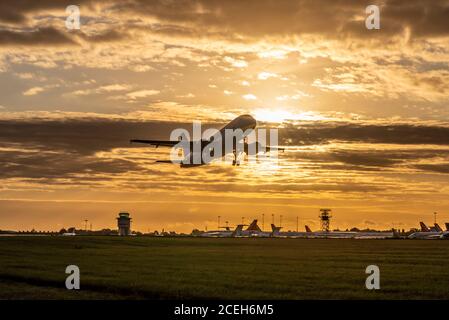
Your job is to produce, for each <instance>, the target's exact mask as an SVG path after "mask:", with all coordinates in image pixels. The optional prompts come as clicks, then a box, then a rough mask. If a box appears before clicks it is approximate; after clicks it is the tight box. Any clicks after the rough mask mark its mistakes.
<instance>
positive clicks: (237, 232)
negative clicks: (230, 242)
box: [232, 224, 243, 237]
mask: <svg viewBox="0 0 449 320" xmlns="http://www.w3.org/2000/svg"><path fill="white" fill-rule="evenodd" d="M242 230H243V224H239V225H238V226H237V227H236V228H235V230H234V232H233V233H232V236H233V237H235V236H241V235H242Z"/></svg>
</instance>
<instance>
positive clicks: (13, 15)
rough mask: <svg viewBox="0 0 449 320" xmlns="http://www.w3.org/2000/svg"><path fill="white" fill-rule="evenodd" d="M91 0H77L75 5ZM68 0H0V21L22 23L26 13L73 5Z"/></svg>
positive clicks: (87, 2)
mask: <svg viewBox="0 0 449 320" xmlns="http://www.w3.org/2000/svg"><path fill="white" fill-rule="evenodd" d="M92 2H94V1H91V0H77V1H76V5H85V4H89V3H92ZM73 4H74V3H73V1H70V0H39V1H34V0H20V1H15V0H2V1H1V2H0V21H5V22H9V23H23V22H25V21H26V15H27V14H29V13H30V14H32V13H36V12H38V11H45V10H52V9H61V10H65V8H66V7H67V6H69V5H73Z"/></svg>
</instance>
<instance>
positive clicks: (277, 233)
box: [271, 223, 282, 236]
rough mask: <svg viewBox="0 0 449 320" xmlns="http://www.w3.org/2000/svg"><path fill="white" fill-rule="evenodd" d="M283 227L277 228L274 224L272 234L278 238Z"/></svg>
mask: <svg viewBox="0 0 449 320" xmlns="http://www.w3.org/2000/svg"><path fill="white" fill-rule="evenodd" d="M281 229H282V227H276V226H275V225H274V224H273V223H272V224H271V233H272V234H273V235H274V236H276V235H279V234H280V232H281Z"/></svg>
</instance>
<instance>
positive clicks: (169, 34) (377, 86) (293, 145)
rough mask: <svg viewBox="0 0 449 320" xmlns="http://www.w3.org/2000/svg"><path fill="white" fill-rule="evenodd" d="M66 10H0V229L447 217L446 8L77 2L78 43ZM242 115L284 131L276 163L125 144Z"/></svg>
mask: <svg viewBox="0 0 449 320" xmlns="http://www.w3.org/2000/svg"><path fill="white" fill-rule="evenodd" d="M71 4H73V3H70V1H56V0H43V1H33V0H29V1H27V0H24V1H9V0H4V1H2V2H1V3H0V168H1V170H0V179H1V184H0V206H1V209H2V210H1V213H0V217H1V218H2V219H1V222H0V229H14V230H26V229H32V228H35V229H38V230H59V229H61V228H62V227H66V228H67V227H70V226H75V227H77V228H82V227H83V226H84V220H85V219H88V220H89V223H92V225H93V228H94V229H100V228H115V226H116V221H115V217H116V216H117V213H118V212H119V211H121V210H125V211H129V212H130V213H131V216H132V217H133V228H134V229H137V230H140V231H145V232H147V231H153V230H155V229H157V230H161V229H162V228H164V229H165V230H175V231H178V232H190V231H191V230H192V229H194V228H198V229H205V228H206V227H207V228H208V229H209V230H212V229H216V228H217V216H218V215H220V216H221V221H222V222H223V221H229V224H230V225H232V226H235V225H236V224H238V223H240V222H241V221H242V217H244V221H245V222H246V223H248V222H249V221H250V219H259V220H261V219H262V214H263V215H264V217H265V219H264V226H265V229H268V228H269V223H271V222H272V221H271V220H272V215H273V214H274V215H275V222H276V224H279V222H280V221H279V220H280V216H281V215H282V225H283V227H284V229H285V230H288V229H291V230H295V229H296V219H297V217H299V221H300V223H299V224H300V229H301V230H302V229H303V226H304V224H307V225H309V226H310V227H311V228H312V229H318V228H319V221H318V214H319V209H320V208H326V207H329V208H331V209H332V210H333V220H332V222H331V228H341V229H345V228H348V227H352V226H357V227H361V228H366V227H369V228H377V229H387V228H391V227H395V228H406V229H408V228H411V227H417V226H418V222H419V221H421V220H423V221H425V222H427V223H428V224H432V223H433V212H438V220H439V222H441V223H442V222H445V221H449V107H448V102H449V19H448V16H449V1H443V0H434V1H424V0H394V1H393V0H384V1H349V0H340V1H338V0H337V1H323V0H313V1H306V0H297V1H287V0H276V1H274V0H257V1H251V0H248V1H241V0H239V1H237V0H227V1H215V0H203V1H201V0H195V1H194V0H177V1H174V0H173V1H171V0H160V1H143V0H142V1H139V0H132V1H131V0H130V1H116V0H111V1H107V2H104V1H89V0H87V1H84V0H78V1H77V3H76V4H77V5H78V6H79V8H80V29H79V30H69V29H68V28H67V27H66V24H65V21H66V19H67V16H68V13H66V7H67V6H68V5H71ZM373 4H374V5H377V6H378V7H379V9H380V29H378V30H376V29H373V30H368V29H367V28H366V26H365V19H366V17H367V16H368V14H367V13H366V11H365V8H366V7H367V6H368V5H373ZM241 114H251V115H252V116H254V117H255V118H256V120H257V121H258V124H259V126H260V127H263V128H278V129H279V144H280V145H282V146H284V147H285V148H286V151H285V152H284V153H280V154H279V156H278V160H277V161H275V159H274V158H268V159H261V160H260V162H259V163H244V164H242V165H241V166H240V167H232V166H230V165H229V164H223V163H212V164H210V165H208V166H203V167H199V168H190V169H185V168H179V167H178V166H176V165H172V164H160V163H155V160H165V159H169V152H170V151H169V150H168V149H164V148H158V149H154V148H151V147H148V146H142V145H140V146H137V145H130V144H129V140H130V139H133V138H141V139H163V140H167V139H168V138H169V136H170V132H171V131H172V130H173V129H176V128H187V129H188V128H191V126H192V121H202V123H203V125H204V126H205V127H220V126H221V125H223V124H225V123H227V122H228V121H230V120H232V119H233V118H235V117H236V116H238V115H241Z"/></svg>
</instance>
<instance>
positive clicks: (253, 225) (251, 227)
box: [246, 219, 262, 231]
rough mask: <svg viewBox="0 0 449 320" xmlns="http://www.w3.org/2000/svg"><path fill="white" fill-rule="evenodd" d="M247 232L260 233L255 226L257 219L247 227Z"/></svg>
mask: <svg viewBox="0 0 449 320" xmlns="http://www.w3.org/2000/svg"><path fill="white" fill-rule="evenodd" d="M246 230H247V231H262V230H261V229H260V228H259V226H258V225H257V219H254V220H253V222H251V224H250V225H249V226H248V229H246Z"/></svg>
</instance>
